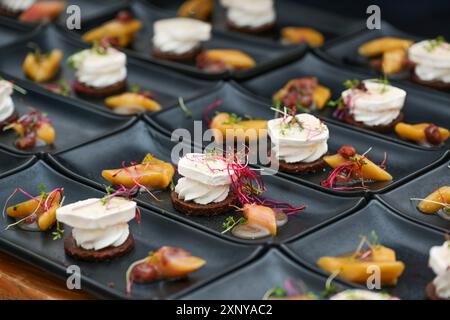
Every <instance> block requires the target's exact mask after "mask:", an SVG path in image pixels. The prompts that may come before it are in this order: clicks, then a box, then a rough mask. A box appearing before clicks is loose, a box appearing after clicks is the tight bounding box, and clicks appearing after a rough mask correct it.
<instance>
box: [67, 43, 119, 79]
mask: <svg viewBox="0 0 450 320" xmlns="http://www.w3.org/2000/svg"><path fill="white" fill-rule="evenodd" d="M71 59H72V61H73V64H74V67H75V69H76V70H77V72H76V77H77V79H78V81H80V82H82V83H84V84H86V85H88V86H91V87H95V88H103V87H108V86H110V85H113V84H116V83H118V82H121V81H123V80H125V78H126V77H127V68H126V64H127V56H126V55H125V53H123V52H120V51H119V50H117V49H114V48H107V49H106V51H105V52H98V51H97V50H95V49H86V50H83V51H80V52H78V53H76V54H75V55H73V56H72V57H71Z"/></svg>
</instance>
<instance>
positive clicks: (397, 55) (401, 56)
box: [381, 48, 407, 75]
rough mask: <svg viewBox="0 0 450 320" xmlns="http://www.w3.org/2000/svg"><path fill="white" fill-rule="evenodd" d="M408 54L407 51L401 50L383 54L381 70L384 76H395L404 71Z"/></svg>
mask: <svg viewBox="0 0 450 320" xmlns="http://www.w3.org/2000/svg"><path fill="white" fill-rule="evenodd" d="M406 58H407V53H406V50H405V49H402V48H399V49H394V50H389V51H386V52H385V53H383V58H382V62H381V68H382V71H383V73H384V74H386V75H389V74H394V73H397V72H399V71H401V70H402V69H403V67H404V66H405V61H406Z"/></svg>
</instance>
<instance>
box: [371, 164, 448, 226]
mask: <svg viewBox="0 0 450 320" xmlns="http://www.w3.org/2000/svg"><path fill="white" fill-rule="evenodd" d="M449 165H450V163H448V162H447V163H444V164H443V165H442V166H440V167H437V168H436V169H434V170H431V171H430V172H427V173H426V174H424V175H422V176H421V177H419V178H417V179H415V180H414V181H411V182H409V183H406V184H405V185H403V186H401V187H399V188H396V189H395V190H393V191H390V192H387V193H385V194H383V195H378V196H377V197H378V198H379V199H380V200H381V201H383V202H384V203H385V204H386V205H387V206H389V207H390V208H392V209H393V210H395V211H397V212H398V213H400V214H402V215H404V216H405V217H407V218H410V219H412V220H415V221H417V222H420V223H423V224H426V225H429V226H431V227H435V228H438V229H439V230H442V231H444V232H449V231H450V220H445V219H444V218H442V217H440V216H439V215H435V214H424V213H422V212H420V211H419V210H418V209H417V207H416V206H417V204H418V203H419V202H418V201H411V200H410V199H411V198H419V199H424V198H425V197H427V196H428V195H429V194H431V193H432V192H433V191H435V190H436V189H438V188H440V187H443V186H448V185H449V181H450V168H449Z"/></svg>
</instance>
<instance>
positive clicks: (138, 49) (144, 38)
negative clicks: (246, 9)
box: [74, 1, 307, 79]
mask: <svg viewBox="0 0 450 320" xmlns="http://www.w3.org/2000/svg"><path fill="white" fill-rule="evenodd" d="M122 9H127V10H130V11H131V12H132V14H133V16H135V17H136V18H137V19H139V20H141V21H142V22H143V24H144V26H143V28H142V30H140V31H139V32H138V33H136V35H135V38H134V41H133V43H132V46H131V49H125V50H124V51H125V52H126V53H128V54H129V55H132V56H135V57H138V58H141V59H144V60H146V61H152V62H156V63H158V64H161V65H164V66H167V67H170V68H173V69H176V70H179V71H182V72H184V73H187V74H190V75H193V76H196V77H199V78H206V79H223V78H226V77H228V76H229V75H230V74H231V75H232V76H233V77H235V78H239V79H242V78H248V77H251V76H254V75H257V74H260V73H262V72H265V71H267V70H270V69H272V68H274V67H276V66H280V65H282V64H285V63H288V62H290V61H293V60H294V59H296V58H299V57H301V56H302V55H303V54H304V53H305V51H306V50H307V46H306V45H299V46H297V47H280V46H278V45H275V44H273V43H270V42H267V41H262V40H259V39H254V38H248V37H246V38H245V39H243V38H241V37H239V36H235V35H233V34H229V33H224V32H221V31H218V30H217V31H213V32H212V35H211V40H209V41H206V42H205V43H204V45H203V46H204V47H205V48H207V49H212V48H223V49H237V50H242V51H244V52H246V53H248V54H249V55H250V56H252V57H253V58H254V59H255V61H256V64H257V65H256V67H254V68H251V69H248V70H241V71H236V72H231V73H229V72H221V73H211V72H205V71H202V70H200V69H198V68H197V67H196V66H195V65H194V64H193V63H190V64H188V63H178V62H171V61H165V60H162V59H156V58H153V57H152V56H151V50H152V38H153V22H155V21H156V20H159V19H164V18H168V17H170V15H167V14H165V13H162V12H158V11H157V10H155V9H153V8H151V7H150V6H148V5H146V4H145V3H143V2H141V1H136V2H133V3H132V4H130V5H129V6H125V7H123V8H122ZM118 11H119V10H116V11H115V12H110V13H108V14H105V15H101V16H99V17H96V18H95V19H91V20H89V21H87V22H86V23H84V24H83V26H82V29H81V30H80V31H79V32H78V34H74V36H75V38H76V39H78V40H80V41H81V38H80V34H82V33H85V32H86V31H88V30H90V29H92V28H94V27H97V26H99V25H100V24H101V23H103V22H106V21H108V20H111V19H113V18H114V17H115V16H116V14H117V12H118Z"/></svg>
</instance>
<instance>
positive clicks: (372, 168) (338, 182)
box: [320, 145, 393, 190]
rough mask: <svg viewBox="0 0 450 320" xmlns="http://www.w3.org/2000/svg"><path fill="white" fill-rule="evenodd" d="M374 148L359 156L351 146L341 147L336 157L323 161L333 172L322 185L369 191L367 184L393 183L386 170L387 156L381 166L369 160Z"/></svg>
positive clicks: (338, 188)
mask: <svg viewBox="0 0 450 320" xmlns="http://www.w3.org/2000/svg"><path fill="white" fill-rule="evenodd" d="M371 149H372V148H370V149H369V150H367V151H366V152H364V153H363V154H362V155H360V154H358V153H357V152H356V150H355V148H353V147H352V146H351V145H345V146H343V147H341V148H340V149H339V150H338V152H337V153H336V154H334V155H327V156H324V157H323V160H324V161H325V163H326V164H327V165H329V166H330V167H331V168H332V169H333V171H332V172H331V173H330V175H329V176H328V178H327V179H326V180H324V181H322V182H321V183H320V184H321V185H322V186H324V187H328V188H331V189H334V190H354V189H367V185H366V183H371V182H376V181H391V180H392V179H393V177H392V176H391V175H390V174H389V173H388V172H387V171H386V170H385V168H386V163H387V154H386V153H385V154H384V160H383V162H382V163H381V164H380V165H377V164H375V163H374V162H372V161H371V160H370V159H368V158H367V154H368V153H369V152H370V150H371Z"/></svg>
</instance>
